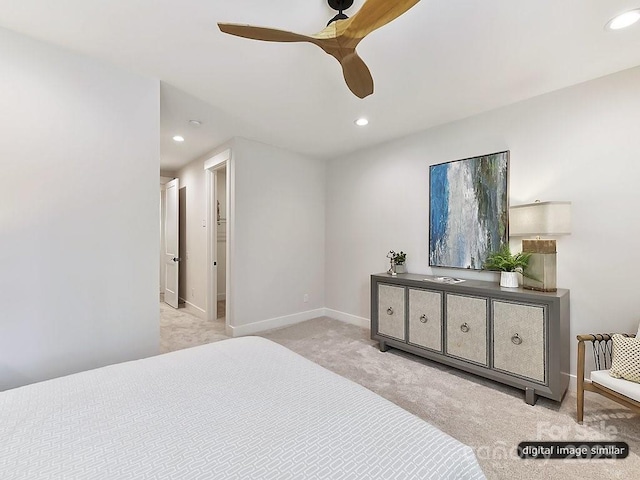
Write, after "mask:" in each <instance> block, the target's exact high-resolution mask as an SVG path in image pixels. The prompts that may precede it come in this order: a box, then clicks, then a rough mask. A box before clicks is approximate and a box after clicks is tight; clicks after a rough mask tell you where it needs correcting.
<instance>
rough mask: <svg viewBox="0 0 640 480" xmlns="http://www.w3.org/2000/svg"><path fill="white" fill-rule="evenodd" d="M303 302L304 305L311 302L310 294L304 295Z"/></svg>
mask: <svg viewBox="0 0 640 480" xmlns="http://www.w3.org/2000/svg"><path fill="white" fill-rule="evenodd" d="M302 301H303V302H304V303H307V302H308V301H309V294H308V293H305V294H304V296H303V297H302Z"/></svg>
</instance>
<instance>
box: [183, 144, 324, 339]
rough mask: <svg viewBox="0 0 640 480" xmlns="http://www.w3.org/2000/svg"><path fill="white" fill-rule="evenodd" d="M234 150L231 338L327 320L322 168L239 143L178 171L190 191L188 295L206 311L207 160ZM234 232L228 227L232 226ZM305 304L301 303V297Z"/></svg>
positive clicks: (266, 147)
mask: <svg viewBox="0 0 640 480" xmlns="http://www.w3.org/2000/svg"><path fill="white" fill-rule="evenodd" d="M227 149H231V152H232V154H231V160H230V162H229V165H228V167H227V175H228V176H230V177H231V179H230V182H231V184H232V187H231V190H230V194H231V206H232V208H234V211H233V213H232V215H233V216H234V219H233V221H234V224H235V228H234V232H233V237H232V238H231V245H230V251H231V252H232V254H233V263H232V265H231V268H232V271H231V272H230V273H231V275H230V278H227V279H226V281H227V282H229V283H230V287H231V298H227V302H228V303H230V306H229V308H230V311H231V315H230V318H228V319H227V322H228V324H229V327H230V328H229V332H230V333H231V334H232V335H245V334H250V333H254V332H257V331H261V330H264V329H267V328H273V327H277V326H280V325H285V324H288V323H294V322H296V321H301V320H304V319H307V318H313V317H317V316H320V315H322V313H323V312H322V311H321V310H319V309H322V308H323V307H324V255H325V246H324V234H325V210H324V204H325V163H324V162H322V161H319V160H315V159H310V158H308V157H305V156H303V155H299V154H296V153H291V152H287V151H285V150H281V149H279V148H276V147H271V146H269V145H265V144H262V143H258V142H254V141H251V140H246V139H243V138H235V139H233V140H232V141H231V142H229V143H227V144H224V145H222V146H220V147H218V148H217V149H215V150H214V151H212V152H210V153H208V154H207V155H204V156H203V157H201V158H199V159H197V160H195V161H193V162H191V163H190V164H189V165H187V166H186V167H185V168H183V169H181V170H180V171H179V172H178V176H179V178H180V184H181V185H182V186H186V188H187V195H188V200H187V202H188V206H187V211H188V213H187V218H188V220H187V222H188V226H187V240H188V250H189V258H188V259H187V263H188V266H187V269H188V270H187V272H188V273H187V277H188V278H187V284H188V287H187V288H188V291H189V292H191V289H193V291H194V292H195V295H194V297H195V298H194V303H195V304H196V305H197V306H198V308H201V309H203V310H204V309H205V305H206V297H205V294H206V252H207V245H206V241H207V239H206V229H205V228H202V220H204V219H205V218H206V215H207V211H206V178H205V175H204V162H205V160H207V159H209V158H211V157H213V156H215V155H216V154H218V153H220V152H222V151H224V150H227ZM227 227H229V224H227ZM305 294H308V301H307V302H304V295H305Z"/></svg>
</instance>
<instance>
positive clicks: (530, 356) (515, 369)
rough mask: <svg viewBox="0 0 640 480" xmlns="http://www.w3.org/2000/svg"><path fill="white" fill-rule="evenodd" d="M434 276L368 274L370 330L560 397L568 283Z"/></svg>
mask: <svg viewBox="0 0 640 480" xmlns="http://www.w3.org/2000/svg"><path fill="white" fill-rule="evenodd" d="M435 278H436V277H430V276H428V275H417V274H411V273H406V274H399V275H397V276H391V275H388V274H386V273H380V274H376V275H371V338H372V339H373V340H377V341H378V342H379V344H380V350H381V351H386V350H387V349H388V348H389V347H393V348H397V349H399V350H404V351H407V352H410V353H413V354H415V355H419V356H421V357H424V358H428V359H430V360H433V361H435V362H439V363H443V364H446V365H449V366H451V367H455V368H458V369H460V370H465V371H467V372H471V373H474V374H476V375H480V376H483V377H486V378H489V379H491V380H494V381H497V382H501V383H504V384H507V385H511V386H513V387H517V388H520V389H522V390H524V391H525V400H526V402H527V403H528V404H530V405H535V402H536V399H537V396H538V395H540V396H543V397H547V398H550V399H552V400H556V401H560V400H562V397H563V396H564V393H565V392H566V390H567V386H568V385H569V351H570V348H569V290H564V289H558V291H557V292H537V291H534V290H525V289H522V288H502V287H500V286H499V285H498V284H497V283H492V282H484V281H479V280H465V281H464V282H462V283H457V284H447V283H440V282H436V281H433V280H435Z"/></svg>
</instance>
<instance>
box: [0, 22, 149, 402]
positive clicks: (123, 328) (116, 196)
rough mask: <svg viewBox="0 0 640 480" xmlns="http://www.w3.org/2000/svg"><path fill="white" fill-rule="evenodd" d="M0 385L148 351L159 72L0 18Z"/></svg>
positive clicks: (80, 368)
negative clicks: (131, 68)
mask: <svg viewBox="0 0 640 480" xmlns="http://www.w3.org/2000/svg"><path fill="white" fill-rule="evenodd" d="M0 72H2V74H0V105H2V108H0V131H2V134H1V135H0V167H1V168H0V170H1V171H2V173H3V175H4V177H3V178H4V185H3V187H2V189H0V225H1V227H0V251H2V270H1V271H2V274H1V275H0V390H1V389H3V388H7V387H13V386H18V385H23V384H27V383H31V382H35V381H38V380H42V379H46V378H51V377H55V376H59V375H63V374H67V373H71V372H76V371H80V370H86V369H89V368H94V367H98V366H101V365H105V364H109V363H115V362H120V361H123V360H128V359H133V358H139V357H145V356H149V355H153V354H156V353H157V352H158V349H159V318H158V317H159V312H158V282H159V279H158V255H159V251H158V228H159V212H158V208H159V202H158V173H159V119H160V109H159V91H160V86H159V82H158V81H156V80H150V79H145V78H141V77H138V76H134V75H132V74H130V73H127V72H124V71H121V70H118V69H115V68H113V67H110V66H108V65H106V64H103V63H101V62H98V61H94V60H90V59H87V58H85V57H82V56H79V55H76V54H73V53H70V52H68V51H66V50H62V49H59V48H56V47H53V46H50V45H47V44H44V43H40V42H37V41H35V40H32V39H29V38H27V37H24V36H22V35H18V34H15V33H12V32H9V31H7V30H4V29H0Z"/></svg>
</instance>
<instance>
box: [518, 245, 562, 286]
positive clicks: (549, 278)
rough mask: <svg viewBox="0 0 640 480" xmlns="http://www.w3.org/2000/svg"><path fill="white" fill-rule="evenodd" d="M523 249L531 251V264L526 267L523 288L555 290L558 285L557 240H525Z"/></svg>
mask: <svg viewBox="0 0 640 480" xmlns="http://www.w3.org/2000/svg"><path fill="white" fill-rule="evenodd" d="M522 251H523V252H524V253H530V254H531V257H530V258H529V265H528V266H527V268H526V269H525V273H526V275H527V276H523V280H522V288H526V289H529V290H537V291H540V292H555V291H557V290H558V288H557V286H556V241H555V240H523V241H522Z"/></svg>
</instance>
